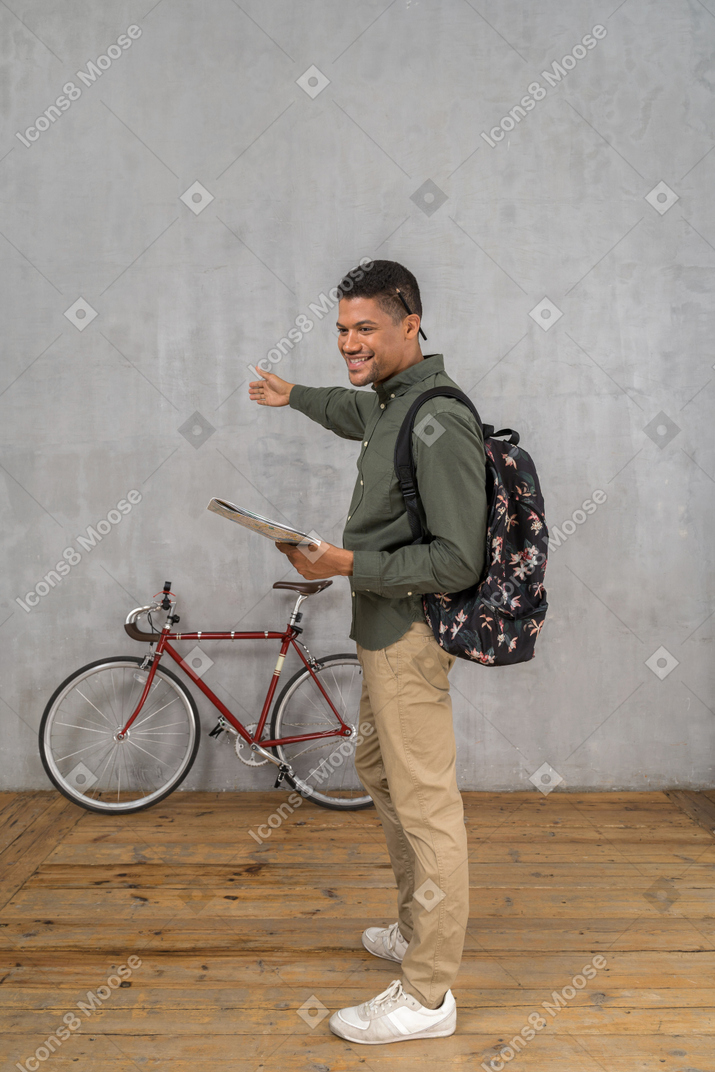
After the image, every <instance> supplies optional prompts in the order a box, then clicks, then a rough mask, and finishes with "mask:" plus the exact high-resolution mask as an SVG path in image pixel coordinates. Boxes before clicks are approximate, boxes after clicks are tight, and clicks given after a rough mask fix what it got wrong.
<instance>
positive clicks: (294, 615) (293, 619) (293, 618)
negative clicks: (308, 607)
mask: <svg viewBox="0 0 715 1072" xmlns="http://www.w3.org/2000/svg"><path fill="white" fill-rule="evenodd" d="M307 598H308V597H307V596H303V595H299V596H298V598H297V599H296V601H295V606H294V607H293V611H292V613H291V616H290V621H289V622H288V624H289V625H290V626H294V625H295V623H296V622H297V621H298V611H299V610H300V605H301V603H303V602H304V601H305V600H306V599H307Z"/></svg>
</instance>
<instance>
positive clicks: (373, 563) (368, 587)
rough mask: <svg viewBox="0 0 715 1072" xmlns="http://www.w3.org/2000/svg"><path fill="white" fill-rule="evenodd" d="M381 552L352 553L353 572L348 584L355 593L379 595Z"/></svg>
mask: <svg viewBox="0 0 715 1072" xmlns="http://www.w3.org/2000/svg"><path fill="white" fill-rule="evenodd" d="M382 555H383V552H382V551H353V571H352V574H351V575H350V578H349V579H350V584H351V585H352V587H353V589H354V590H355V591H357V592H377V593H378V595H379V593H380V586H381V578H380V564H381V558H382Z"/></svg>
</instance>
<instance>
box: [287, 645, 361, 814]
mask: <svg viewBox="0 0 715 1072" xmlns="http://www.w3.org/2000/svg"><path fill="white" fill-rule="evenodd" d="M316 663H317V669H316V673H318V674H320V673H321V672H327V671H330V670H332V671H333V679H334V686H337V687H336V688H335V692H336V693H337V694H339V696H338V695H333V696H332V697H331V698H332V700H333V702H334V703H335V702H336V699H342V692H341V690H340V687H339V684H338V683H337V678H336V674H335V671H336V669H337V667H338V665H343V666H350V667H352V668H353V669H360V663H359V661H358V658H357V655H355V654H354V653H352V652H351V653H343V654H338V655H325V656H323V658H321V659H316ZM312 681H313V679H312V677H311V675H310V673H309V672H308V670H307V669H306V668H305V667H303V668H302V669H300V670H298V671H297V673H295V674H294V675H293V677H292V678H291V679H290V681H288V682H287V683H286V684H285V686H284V687H283V690H282V691H281V693H280V695H279V697H278V699H277V700H276V701H275V704H274V706H273V714H272V717H271V738H272V739H273V740H276V739H278V738H279V737H292V736H298V735H299V732H302V733H306V732H311V731H314V732H318V731H317V728H316V727H317V725H321V726H322V721H321V719H324V720H325V723H326V725H327V724H330V723H332V724H333V725H335V724H336V722H335V716H334V715H333V714H332V713H331V712H330V711H329V708H328V707H327V705H326V704H325V700H324V698H323V697H322V694H320V693H317V690H316V689H315V685H313V690H312V692H313V695H316V693H317V695H318V696H319V697H320V699H321V701H322V704H323V705H324V707H325V714H324V715H322V716H317V717H318V722H317V723H316V724H315V725H312V724H311V723H310V721H309V720H311V719H312V720H315V719H316V715H315V714H314V712H313V711H312V710H310V707H309V706H306V707H304V708H303V709H301V708H300V705H299V704H298V703H297V702H296V701H295V698H296V697H297V696H298V692H299V689H300V687H301V685H302V684H304V683H306V684H307V683H308V682H312ZM352 684H353V685H354V681H353V683H352ZM329 685H330V683H329V682H328V681H327V673H326V681H325V682H324V687H325V688H326V690H328V691H329ZM360 687H361V686H360ZM305 698H306V699H309V697H308V696H307V695H306V697H305ZM292 700H293V701H294V702H293V706H292V707H291V706H290V704H291V701H292ZM310 702H311V703H312V707H316V704H315V702H314V701H310ZM347 705H348V706H349V707H350V708H351V709H350V710H349V711H342V710H341V711H340V714H341V716H342V717H343V718H344V719H345V721H346V722H347V723H348V724H352V725H353V726H354V728H355V731H356V732H357V724H358V713H359V695H357V697H356V695H355V693H354V688H353V689H352V693H351V696H350V697H349V698H348V700H347ZM336 706H338V704H337V703H336ZM290 719H293V720H294V721H293V723H292V724H291V722H290ZM324 728H325V727H324ZM287 731H292V732H287ZM296 731H298V732H296ZM346 745H347V746H348V754H346V753H345V752H344V751H343V749H344V747H345V746H346ZM273 751H274V753H275V754H276V755H277V756H278V757H279V758H280V759H281V760H282V761H283V762H284V763H288V764H290V765H291V767H293V769H294V771H295V774H294V776H289V775H286V781H287V782H288V783H289V784H290V785H291V786H292V788H293V789H295V790H296V791H297V792H299V793H300V794H301V795H302V796H304V797H306V798H307V799H308V800H312V801H313V802H314V803H315V804H318V805H320V807H322V808H330V809H332V810H333V811H361V810H362V809H363V808H370V807H372V806H373V801H372V797H370V795H369V794H368V793H367V792H366V791H365V789H364V787H363V786H362V784H361V782H360V780H359V778H358V776H357V773H356V772H355V766H354V751H355V747H354V745H353V744H352V739H351V738H345V737H343V738H339V737H336V738H335V739H334V740H331V739H330V738H326V739H323V740H322V741H320V740H318V741H309V742H306V744H305V745H302V744H301V743H300V742H297V743H296V744H293V745H274V746H273ZM338 755H340V757H341V760H340V763H337V762H335V761H336V759H337V756H338ZM306 757H310V758H309V759H307V762H306ZM328 759H330V760H331V762H330V763H329V764H328V765H329V766H330V767H331V769H332V771H333V773H335V771H337V770H340V772H341V773H340V775H338V776H336V778H335V779H334V786H333V789H334V792H336V793H337V792H338V791H340V792H342V793H346V792H347V793H350V792H354V793H359V792H360V790H362V793H361V794H360V795H359V796H357V795H355V796H336V795H332V796H331V795H330V792H329V791H328V792H325V791H321V790H320V789H318V788H316V786H315V785H311V784H310V782H309V781H308V780H307V779H308V778H311V777H312V776H313V775H315V777H316V778H317V775H316V770H318V769H320V768H321V767H325V765H326V763H327V761H328ZM298 763H300V764H301V767H302V768H305V767H306V766H308V767H310V766H311V764H313V765H315V764H317V767H315V766H314V768H313V771H312V772H305V774H303V771H302V770H301V771H300V772H299V771H296V770H295V768H296V764H298ZM333 764H334V765H333ZM328 777H329V778H330V777H332V775H328ZM322 780H325V778H323V779H322ZM322 780H321V783H320V784H321V785H322ZM325 788H326V790H329V789H330V786H329V785H327V786H326V787H325Z"/></svg>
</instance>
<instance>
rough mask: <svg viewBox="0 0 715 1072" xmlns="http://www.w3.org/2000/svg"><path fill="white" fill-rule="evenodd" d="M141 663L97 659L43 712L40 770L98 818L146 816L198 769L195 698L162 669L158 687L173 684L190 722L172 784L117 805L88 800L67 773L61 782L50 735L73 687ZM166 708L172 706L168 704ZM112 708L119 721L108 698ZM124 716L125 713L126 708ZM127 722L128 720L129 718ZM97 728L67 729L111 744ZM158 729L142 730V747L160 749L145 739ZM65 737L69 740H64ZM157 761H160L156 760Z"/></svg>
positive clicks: (77, 673)
mask: <svg viewBox="0 0 715 1072" xmlns="http://www.w3.org/2000/svg"><path fill="white" fill-rule="evenodd" d="M143 661H144V660H143V659H142V658H140V657H138V656H134V655H115V656H110V657H107V658H104V659H96V660H95V661H94V662H92V663H87V665H86V666H83V667H80V669H79V670H75V672H74V673H73V674H70V676H69V677H68V678H66V679H65V680H64V681H63V682H62V684H61V685H59V686H58V687H57V688H56V689H55V691H54V692H53V694H52V696H51V697H50V699H49V701H48V703H47V706H46V707H45V710H44V712H43V715H42V720H41V722H40V730H39V744H40V758H41V759H42V765H43V767H44V768H45V773H46V774H47V777H48V778H49V779H50V781H51V782H52V784H53V785H54V786H55V788H56V789H58V790H59V792H60V793H62V795H63V796H65V797H67V799H68V800H71V801H72V802H73V803H74V804H77V805H79V806H80V807H82V808H85V809H86V810H87V811H93V812H100V813H102V814H104V815H131V814H134V813H135V812H139V811H145V810H146V809H147V808H151V807H153V806H154V805H155V804H158V803H159V802H160V801H161V800H165V799H166V797H168V796H169V794H170V793H173V792H174V790H175V789H177V788H178V786H179V785H181V783H182V782H183V781H184V779H185V778H186V776H187V774H188V773H189V771H190V770H191V768H192V766H193V764H194V761H195V759H196V754H197V752H198V749H199V743H200V740H201V722H200V719H199V712H198V709H197V707H196V703H195V702H194V698H193V696H192V695H191V693H190V692H189V690H188V689H187V688H186V686H185V685H184V683H183V682H182V681H180V680H179V678H178V677H176V675H175V674H172V672H171V671H170V670H167V669H165V668H164V667H163V666H159V667H157V671H156V676H155V679H154V680H155V681H156V680H157V678H158V679H159V681H160V682H162V681H163V682H164V683H167V682H168V683H170V687H171V688H172V689H173V690H174V691H175V692H176V693H177V694H178V697H181V699H182V700H183V703H184V713H185V716H186V722H187V727H188V742H187V747H186V748H185V750H184V755H183V757H182V758H181V761H180V763H179V765H178V769H177V770H176V771H175V772H174V774H173V775H172V776H171V778H169V780H168V781H167V782H166V784H164V785H163V786H160V787H159V788H158V789H157V790H156V791H155V792H153V793H151V794H149V795H148V798H147V799H142V798H140V799H138V800H122V801H119V802H110V801H109V800H107V799H101V798H93V797H92V798H89V797H86V796H85V795H84V794H83V792H82V791H81V790H80V788H79V786H78V785H77V784H76V782H77V778H78V777H79V776H78V775H75V782H74V783H73V782H70V781H68V779H67V776H66V774H67V772H65V775H64V776H63V774H62V771H61V770H60V767H59V763H60V762H64V760H58V758H57V757H56V756H55V755H54V754H53V748H52V730H53V728H54V726H55V715H56V714H58V713H59V711H60V710H61V705H62V703H63V702H64V701H65V700H66V699H67V698H68V697H69V696H70V695H71V693H72V691H73V689H72V685H73V683H75V684H78V683H79V681H80V680H81V679H82V678H84V679H85V680H89V678H90V677H92V676H94V675H96V674H98V672H99V671H100V668H106V669H111V668H113V669H115V670H116V669H120V668H121V664H123V665H124V669H132V668H136V667H139V666H141V664H142V662H143ZM90 672H94V673H93V674H92V673H90ZM144 672H145V673H146V672H147V671H144ZM105 680H106V679H105ZM120 688H121V686H120ZM131 688H133V690H134V692H135V693H136V692H137V689H136V687H135V686H131ZM86 691H89V689H87V690H86ZM80 695H82V694H81V693H80ZM115 697H116V688H115ZM176 698H177V697H175V699H176ZM84 699H87V698H86V697H84ZM94 699H98V698H97V696H96V695H95V697H94ZM138 699H139V695H138V694H137V696H136V700H137V701H138ZM87 702H88V703H91V705H92V706H94V707H95V710H96V711H98V712H99V714H100V716H101V717H103V718H105V720H107V719H106V717H105V715H104V714H103V713H102V711H100V710H99V708H97V707H96V706H95V705H94V704H93V703H92V701H89V700H88V701H87ZM98 702H100V703H101V702H102V701H101V700H100V699H98ZM173 702H174V701H173V700H172V701H170V703H173ZM147 703H148V698H147V701H145V707H144V708H142V711H141V712H140V713H139V716H138V720H137V723H136V724H135V725H137V726H138V725H140V724H141V723H140V721H139V720H141V719H142V715H144V712H145V710H147V706H146V705H147ZM102 706H104V704H103V703H102ZM166 706H168V704H167V705H166ZM110 708H111V712H112V714H113V715H114V717H115V718H116V712H114V709H113V707H112V704H111V700H109V698H108V707H107V708H106V710H107V711H108V712H109V710H110ZM124 710H126V708H125V709H124ZM124 710H123V712H122V714H124ZM129 713H130V712H129ZM157 713H158V712H157ZM70 717H77V718H78V719H80V720H81V719H82V718H85V717H86V716H84V715H76V714H75V715H72V716H70ZM126 717H128V714H127V715H126ZM151 717H153V716H152V715H151V714H147V715H146V716H145V721H148V720H149V719H150V718H151ZM121 721H122V719H121V718H119V719H117V721H116V724H117V725H118V724H119V722H121ZM177 724H178V723H177ZM57 725H66V724H61V723H57ZM94 726H95V727H97V726H98V727H99V729H97V728H93V727H80V726H75V727H72V726H68V728H70V729H75V730H77V731H80V732H82V733H88V732H94V733H96V732H103V733H104V736H105V743H108V740H107V738H108V736H109V735H110V731H108V730H105V729H104V727H103V726H102V724H101V723H95V724H94ZM110 729H111V727H110ZM160 729H163V727H154V728H148V729H146V730H144V731H143V735H144V736H143V744H149V743H156V742H155V741H151V742H150V741H149V740H148V738H147V734H148V733H154V734H156V733H158V732H159V730H160ZM178 735H179V734H178V733H177V732H174V733H173V734H170V736H178ZM65 736H66V737H67V736H68V735H65ZM139 736H140V735H139ZM130 740H131V730H130ZM117 744H118V745H119V742H117ZM143 744H142V745H139V744H137V748H139V749H140V750H141V751H145V752H146V751H147V750H146V749H144V747H143ZM97 747H98V748H101V747H102V745H101V744H98V745H97ZM109 747H110V748H112V747H113V746H112V745H111V744H109ZM90 749H91V745H89V746H87V747H85V748H83V749H81V750H80V751H82V752H87V751H88V750H90ZM147 754H151V753H149V752H147ZM72 758H73V757H72V756H71V755H70V756H67V757H65V759H69V760H70V761H71V759H72ZM85 758H87V757H85ZM154 758H155V759H156V758H157V757H154ZM81 762H82V765H83V766H84V763H83V761H81ZM144 762H146V761H144ZM159 762H161V761H159ZM120 763H121V760H120ZM126 763H127V754H126V753H125V764H126ZM78 765H79V764H78ZM76 769H77V767H76V766H75V768H74V771H76ZM113 770H114V766H113V767H112V773H113ZM74 771H73V772H70V773H74ZM89 773H90V776H91V777H93V778H95V776H94V773H93V772H91V771H90V772H89ZM83 777H85V780H87V779H86V776H84V775H83ZM100 780H101V778H100V777H97V778H95V781H94V782H92V785H91V786H89V788H93V787H94V785H95V782H99V781H100ZM127 791H129V790H127ZM98 792H101V790H98ZM112 792H113V791H112ZM117 792H118V794H119V793H120V792H121V788H120V785H119V786H118V789H117Z"/></svg>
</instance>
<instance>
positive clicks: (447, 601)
mask: <svg viewBox="0 0 715 1072" xmlns="http://www.w3.org/2000/svg"><path fill="white" fill-rule="evenodd" d="M436 395H446V396H448V397H450V398H457V399H459V401H460V402H464V404H465V405H466V406H468V407H469V409H470V410H471V411H472V413H473V414H474V416H475V418H476V420H477V424H478V426H479V427H480V428H481V429H482V432H483V435H484V450H485V454H486V464H487V474H486V475H487V480H486V491H487V532H486V541H487V546H486V557H485V564H484V570H483V573H482V576H481V578H480V580H479V582H478V584H476V585H474V587H472V588H467V589H465V590H464V591H463V592H449V593H447V592H435V593H434V594H432V595H423V597H422V606H423V609H424V613H425V618H426V620H427V622H428V623H429V625H431V627H432V630H433V632H434V635H435V637H436V639H437V640H438V642H439V644H440V645H441V646H442V647H443V648H444V650H445V651H447V652H449V654H450V655H456V656H458V657H459V658H460V659H468V660H470V661H471V662H478V663H483V664H484V665H485V666H509V665H511V663H521V662H525V661H526V660H528V659H533V657H534V654H535V651H534V646H535V644H536V638H537V636H538V635H539V633H540V632H541V628H542V626H543V624H544V616H545V614H546V611H547V608H548V604H547V602H546V589H545V588H544V573H545V570H546V558H547V552H548V538H549V534H548V529H547V528H546V520H545V518H544V500H543V497H542V494H541V488H540V485H539V478H538V476H537V474H536V468H535V466H534V463H533V461H532V460H531V457H530V456H529V455H528V454H527V452H526V451H525V450H523V449H522V448H521V447H520V446H519V445H518V444H519V435H518V433H517V432H514V431H512V429H511V428H502V429H501V430H500V431H499V432H495V431H494V426H493V425H491V424H486V425H483V424H482V421H481V418H480V416H479V414H478V413H477V410H476V409H475V407H474V405H473V403H472V401H471V399H470V398H469V397H468V396H467V395H465V394H464V392H463V391H460V390H459V389H458V388H455V387H433V388H431V390H429V391H425V392H424V393H423V394H421V395H420V396H419V398H418V399H417V400H416V401H415V402H414V403H413V404H412V406H411V407H410V409H409V412H408V413H407V416H406V417H405V419H404V421H403V423H402V427H401V428H400V431H399V432H398V435H397V440H396V443H395V472H396V473H397V477H398V479H399V481H400V489H401V491H402V495H403V497H404V500H405V505H406V507H407V515H408V518H409V522H410V528H411V529H412V535H413V537H414V539H413V543H429V541H430V540H431V539H432V537H431V535H430V534H429V533H428V532H426V531H425V529H424V527H423V524H422V521H421V515H420V509H419V500H418V488H417V478H416V473H415V463H414V456H413V453H412V430H413V427H414V423H415V417H416V415H417V411H418V409H419V408H420V406H422V405H423V404H424V403H425V402H427V401H428V400H429V399H430V398H434V397H435V396H436ZM505 435H508V436H509V440H508V441H507V442H503V441H501V440H500V439H499V438H498V437H499V436H505Z"/></svg>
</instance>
